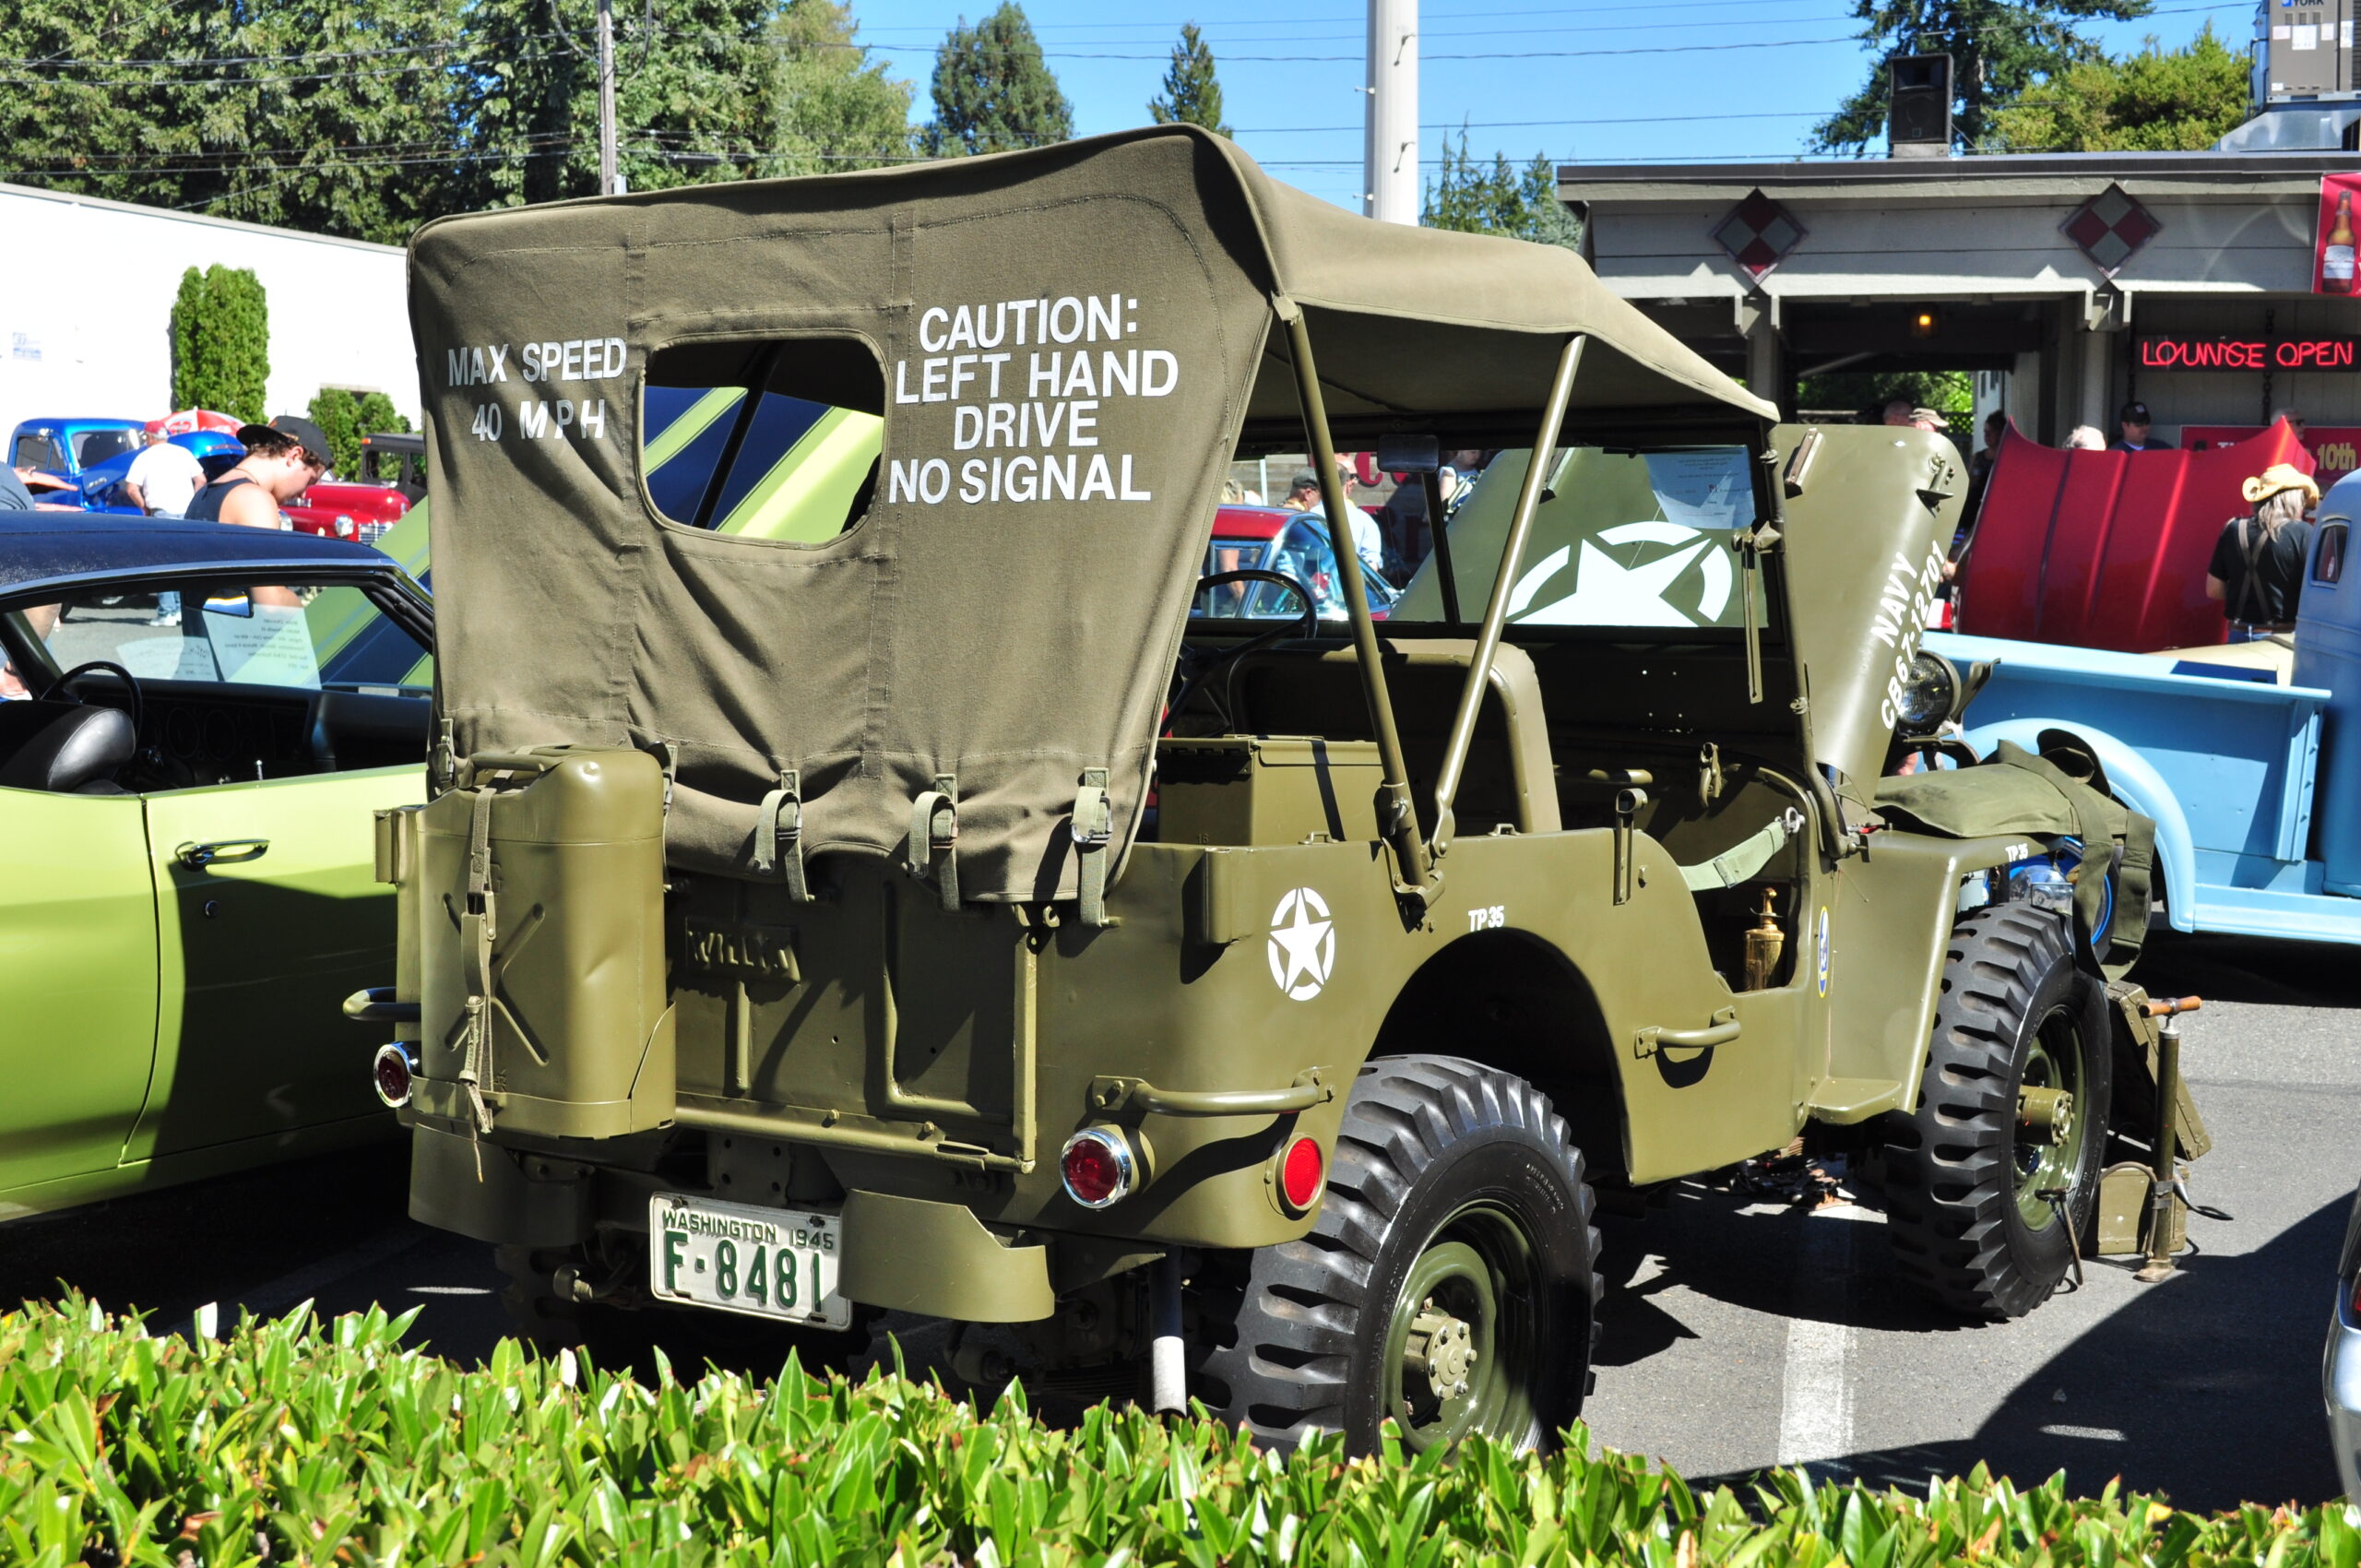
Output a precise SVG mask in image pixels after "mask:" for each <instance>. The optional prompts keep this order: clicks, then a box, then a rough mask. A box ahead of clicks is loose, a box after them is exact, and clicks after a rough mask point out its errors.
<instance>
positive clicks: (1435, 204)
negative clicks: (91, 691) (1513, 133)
mask: <svg viewBox="0 0 2361 1568" xmlns="http://www.w3.org/2000/svg"><path fill="white" fill-rule="evenodd" d="M1419 221H1420V222H1422V223H1424V224H1425V225H1426V226H1427V227H1428V228H1430V229H1456V230H1459V231H1460V232H1463V233H1469V234H1505V235H1508V236H1509V237H1510V238H1512V239H1518V240H1531V241H1534V242H1535V243H1536V244H1545V245H1563V246H1565V247H1566V248H1567V249H1568V250H1580V249H1581V248H1582V243H1583V236H1582V225H1580V224H1579V223H1577V222H1575V221H1574V216H1573V214H1572V213H1571V212H1568V211H1567V210H1566V206H1565V203H1563V202H1561V201H1560V200H1559V199H1558V170H1557V166H1556V165H1555V164H1553V163H1551V162H1550V161H1549V160H1548V158H1547V157H1545V156H1542V155H1540V154H1537V153H1536V155H1535V156H1534V160H1533V161H1532V162H1530V163H1528V164H1526V165H1525V167H1524V168H1523V169H1522V170H1518V169H1513V168H1511V167H1510V166H1509V160H1508V159H1507V157H1506V156H1505V155H1504V154H1501V153H1494V154H1493V155H1492V161H1491V164H1490V166H1489V167H1487V166H1485V165H1484V164H1481V163H1479V162H1477V160H1475V159H1474V158H1473V157H1472V156H1470V155H1469V153H1468V151H1467V132H1466V129H1465V127H1462V128H1461V130H1460V133H1459V145H1458V146H1457V147H1455V148H1454V147H1453V146H1452V143H1451V138H1450V137H1443V142H1442V172H1440V173H1439V174H1438V175H1437V176H1436V178H1435V179H1434V181H1433V183H1431V184H1429V185H1428V186H1427V200H1426V209H1425V211H1424V212H1422V213H1421V214H1420V215H1419Z"/></svg>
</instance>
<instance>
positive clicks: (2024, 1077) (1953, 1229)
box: [1885, 904, 2112, 1319]
mask: <svg viewBox="0 0 2361 1568" xmlns="http://www.w3.org/2000/svg"><path fill="white" fill-rule="evenodd" d="M2073 940H2074V933H2073V927H2072V925H2071V923H2070V921H2069V920H2068V919H2067V917H2066V915H2065V914H2064V913H2063V912H2062V911H2058V910H2051V909H2039V908H2036V907H2035V906H2032V905H2027V904H2003V905H2000V906H1999V907H1998V908H1994V909H1981V910H1977V911H1976V912H1975V913H1973V914H1970V915H1966V916H1964V917H1963V918H1962V919H1961V920H1960V921H1959V922H1958V924H1957V925H1956V926H1955V927H1953V929H1952V941H1951V957H1950V961H1949V962H1948V963H1947V964H1946V965H1945V966H1944V968H1943V995H1942V1000H1941V1001H1940V1004H1938V1005H1937V1007H1936V1010H1935V1029H1934V1039H1933V1042H1932V1044H1931V1045H1930V1046H1929V1048H1928V1054H1927V1071H1926V1075H1925V1078H1924V1081H1923V1083H1922V1085H1921V1087H1920V1090H1919V1096H1918V1109H1917V1111H1916V1113H1915V1114H1912V1115H1909V1116H1904V1115H1901V1114H1900V1113H1896V1114H1895V1115H1893V1116H1892V1117H1890V1118H1889V1119H1888V1124H1887V1136H1888V1139H1889V1141H1888V1144H1887V1146H1886V1154H1885V1160H1886V1182H1885V1184H1886V1202H1887V1208H1888V1218H1889V1224H1888V1227H1887V1230H1888V1234H1889V1237H1890V1238H1891V1241H1892V1246H1893V1253H1894V1259H1895V1261H1896V1262H1897V1263H1898V1264H1899V1265H1901V1267H1902V1271H1903V1273H1904V1275H1906V1276H1908V1277H1910V1279H1911V1280H1912V1282H1913V1283H1915V1284H1916V1285H1917V1286H1918V1287H1919V1288H1920V1289H1924V1290H1925V1291H1927V1292H1928V1294H1930V1295H1932V1296H1933V1297H1934V1298H1935V1299H1936V1300H1937V1301H1941V1302H1942V1303H1943V1304H1944V1305H1946V1306H1949V1307H1952V1308H1953V1309H1955V1310H1957V1311H1959V1312H1962V1313H1967V1314H1969V1315H1971V1316H1975V1317H1982V1318H1994V1319H1998V1318H2012V1317H2022V1316H2023V1315H2024V1314H2025V1313H2029V1312H2031V1311H2033V1309H2034V1308H2035V1307H2037V1306H2039V1305H2040V1304H2041V1303H2042V1302H2044V1301H2047V1300H2048V1299H2049V1297H2050V1294H2051V1293H2052V1292H2053V1291H2055V1290H2056V1289H2058V1282H2059V1281H2060V1280H2062V1279H2064V1278H2065V1277H2066V1271H2067V1268H2068V1267H2069V1266H2070V1264H2071V1263H2072V1261H2073V1252H2074V1246H2075V1238H2076V1237H2077V1236H2079V1235H2081V1234H2082V1233H2083V1232H2084V1231H2085V1230H2086V1229H2088V1228H2089V1224H2090V1218H2091V1212H2092V1209H2093V1206H2094V1204H2095V1203H2096V1201H2097V1196H2098V1177H2099V1168H2100V1164H2101V1161H2102V1159H2103V1158H2104V1156H2105V1154H2106V1125H2107V1115H2108V1104H2109V1098H2110V1096H2109V1091H2110V1088H2111V1087H2112V1078H2111V1075H2110V1066H2111V1062H2112V1047H2111V1044H2110V1041H2109V1039H2108V1034H2107V1020H2106V991H2105V988H2104V987H2102V986H2101V985H2100V984H2099V982H2098V981H2097V980H2094V979H2092V978H2091V977H2090V976H2088V975H2086V974H2084V973H2083V972H2082V970H2081V969H2080V968H2076V966H2075V963H2074V953H2073Z"/></svg>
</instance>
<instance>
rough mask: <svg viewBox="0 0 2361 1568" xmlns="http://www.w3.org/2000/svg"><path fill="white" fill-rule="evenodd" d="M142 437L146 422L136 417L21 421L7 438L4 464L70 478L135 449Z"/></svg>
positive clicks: (144, 436) (62, 478)
mask: <svg viewBox="0 0 2361 1568" xmlns="http://www.w3.org/2000/svg"><path fill="white" fill-rule="evenodd" d="M146 439H147V425H146V424H145V423H144V422H142V421H139V420H120V419H117V420H110V419H58V418H43V419H30V420H24V421H20V422H18V425H17V430H16V434H13V435H11V436H10V437H9V438H8V463H9V466H10V467H11V468H18V469H39V470H40V471H41V472H42V473H45V474H52V475H54V476H55V477H57V478H58V479H61V480H66V481H73V480H77V479H79V478H80V477H81V474H82V470H83V469H87V468H89V467H90V466H91V465H92V464H94V463H103V462H105V461H106V460H107V459H108V458H110V457H121V456H122V455H123V454H125V453H126V452H133V453H136V452H137V451H138V450H139V448H140V445H141V444H142V443H143V442H144V441H145V440H146Z"/></svg>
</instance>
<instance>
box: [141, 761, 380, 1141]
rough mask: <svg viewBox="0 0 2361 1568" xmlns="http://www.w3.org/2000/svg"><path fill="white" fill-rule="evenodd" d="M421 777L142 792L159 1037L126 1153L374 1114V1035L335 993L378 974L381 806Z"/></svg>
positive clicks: (324, 777)
mask: <svg viewBox="0 0 2361 1568" xmlns="http://www.w3.org/2000/svg"><path fill="white" fill-rule="evenodd" d="M425 782H426V780H425V769H424V768H423V767H422V766H417V765H412V766H403V767H390V768H370V769H365V770H362V771H357V772H350V773H327V774H317V775H314V776H311V777H307V778H281V779H267V780H264V781H260V782H250V783H242V784H225V785H218V786H215V787H213V788H210V789H193V790H169V791H165V792H162V793H158V794H151V795H148V797H147V798H146V802H145V804H146V810H147V814H148V858H149V862H150V864H151V865H152V867H153V868H154V869H153V875H154V885H155V890H156V899H157V909H156V915H157V919H156V929H157V934H158V938H159V949H160V972H161V977H162V988H161V1005H160V1007H159V1009H158V1011H157V1016H156V1027H157V1039H158V1040H159V1042H160V1051H158V1055H157V1071H156V1084H155V1089H154V1092H153V1094H152V1095H151V1096H150V1097H149V1099H148V1111H147V1114H146V1115H144V1116H143V1117H141V1118H140V1123H139V1131H138V1134H137V1136H136V1137H135V1138H134V1140H133V1144H132V1156H133V1158H142V1157H146V1156H152V1155H171V1154H180V1153H184V1152H187V1151H189V1150H192V1149H198V1148H206V1147H210V1146H214V1145H217V1144H225V1143H231V1142H235V1141H237V1140H240V1139H244V1138H258V1137H266V1136H271V1135H278V1134H291V1133H295V1132H300V1131H302V1130H303V1129H306V1128H311V1127H316V1126H320V1125H323V1124H325V1123H331V1122H338V1121H344V1120H347V1119H349V1118H351V1117H356V1116H368V1115H372V1114H382V1108H381V1107H380V1106H379V1105H378V1103H377V1101H376V1099H375V1098H374V1095H373V1094H372V1093H371V1090H370V1087H369V1058H370V1055H371V1053H372V1052H373V1051H375V1049H376V1048H377V1046H378V1045H379V1044H381V1043H382V1042H381V1041H380V1040H379V1039H377V1034H376V1032H374V1031H372V1030H369V1029H366V1028H362V1027H361V1026H359V1025H357V1024H350V1023H346V1022H344V1021H343V1019H342V1018H341V1017H339V1016H338V1003H340V1002H341V1001H342V1000H343V998H345V997H347V996H349V995H350V994H351V993H352V992H355V991H358V990H360V989H361V988H362V987H363V986H366V985H371V984H374V983H378V982H379V981H381V980H383V979H384V976H385V973H386V961H387V952H388V949H389V946H390V943H391V939H392V936H393V929H394V910H393V900H392V898H391V897H390V896H389V895H390V890H389V889H387V888H386V887H384V886H381V885H378V884H377V882H376V881H375V879H374V867H373V863H372V861H373V855H372V819H373V815H374V813H375V812H377V811H379V810H381V809H383V808H386V807H389V806H400V805H414V804H417V803H418V802H421V801H422V800H423V799H424V798H425Z"/></svg>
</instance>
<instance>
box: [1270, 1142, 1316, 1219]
mask: <svg viewBox="0 0 2361 1568" xmlns="http://www.w3.org/2000/svg"><path fill="white" fill-rule="evenodd" d="M1327 1177H1328V1162H1327V1161H1326V1160H1324V1159H1323V1158H1321V1157H1320V1141H1319V1140H1318V1139H1317V1138H1298V1139H1296V1141H1295V1142H1294V1143H1292V1144H1289V1145H1288V1146H1287V1154H1286V1155H1285V1156H1284V1157H1283V1158H1281V1159H1280V1161H1279V1196H1280V1197H1281V1198H1282V1199H1284V1200H1285V1201H1286V1203H1287V1207H1289V1208H1291V1209H1294V1210H1296V1211H1298V1212H1299V1213H1300V1212H1301V1211H1303V1210H1304V1209H1308V1208H1310V1207H1311V1206H1312V1205H1313V1204H1314V1203H1316V1202H1318V1201H1319V1198H1320V1188H1321V1185H1322V1184H1323V1182H1325V1181H1326V1180H1327Z"/></svg>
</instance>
